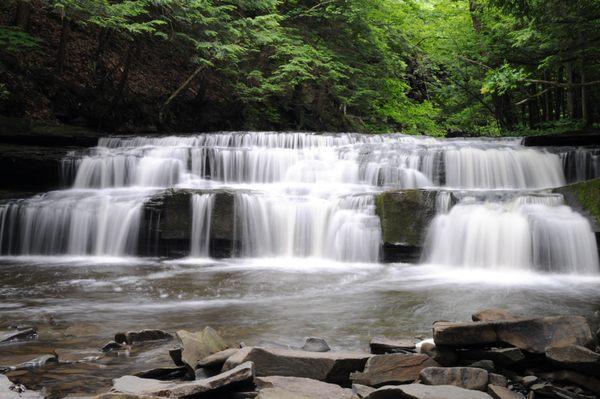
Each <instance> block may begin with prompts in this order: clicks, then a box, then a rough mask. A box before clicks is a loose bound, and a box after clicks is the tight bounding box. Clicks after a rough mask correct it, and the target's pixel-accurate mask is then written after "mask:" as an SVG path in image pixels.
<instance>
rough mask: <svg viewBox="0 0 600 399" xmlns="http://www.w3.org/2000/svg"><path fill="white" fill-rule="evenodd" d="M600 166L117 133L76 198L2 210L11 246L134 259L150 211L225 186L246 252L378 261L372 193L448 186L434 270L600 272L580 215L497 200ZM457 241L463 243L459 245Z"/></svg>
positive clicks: (94, 153)
mask: <svg viewBox="0 0 600 399" xmlns="http://www.w3.org/2000/svg"><path fill="white" fill-rule="evenodd" d="M573 154H578V155H573ZM581 154H584V155H581ZM596 163H597V153H596V152H594V151H589V150H585V149H570V150H569V149H567V150H560V151H557V152H551V151H548V150H546V149H540V148H536V149H532V148H526V147H523V146H522V145H521V144H520V141H518V140H514V139H503V140H483V139H448V140H441V139H434V138H429V137H415V136H406V135H401V134H386V135H361V134H351V133H344V134H311V133H275V132H252V133H247V132H246V133H245V132H237V133H236V132H232V133H213V134H200V135H192V136H185V137H178V136H169V137H108V138H102V139H100V141H99V145H98V146H97V147H95V148H92V149H89V150H87V151H85V152H83V153H71V154H69V156H68V157H67V158H66V159H65V161H64V163H63V176H64V179H66V180H67V181H68V184H71V185H72V188H71V189H68V190H62V191H56V192H51V193H48V194H45V195H42V196H38V197H34V198H32V199H29V200H21V201H17V202H12V203H7V204H4V205H1V206H0V243H1V247H0V250H1V252H2V253H3V254H12V255H17V254H71V255H81V254H92V255H134V254H135V253H136V246H137V236H138V234H139V229H140V228H141V227H140V226H144V224H143V223H141V218H142V213H143V212H142V210H143V207H144V203H145V202H146V201H148V200H149V199H150V198H151V197H152V196H153V195H154V194H156V193H160V192H161V191H164V190H165V189H169V188H174V189H184V188H185V189H197V190H203V189H210V190H217V189H227V190H229V191H231V192H233V193H234V195H235V201H234V202H235V212H236V226H235V231H236V233H235V234H236V237H233V238H232V240H233V241H234V242H236V243H238V244H239V248H237V253H238V255H239V256H249V257H261V256H286V257H289V256H297V257H308V256H310V257H323V258H329V259H334V260H339V261H350V262H375V261H377V260H378V256H379V249H380V244H381V232H380V226H379V218H378V217H377V216H376V215H375V205H374V203H375V201H374V195H376V194H377V193H378V192H381V191H384V190H388V189H407V188H426V189H439V188H442V189H443V191H441V192H440V193H439V195H438V197H437V210H438V212H439V214H440V215H439V216H438V218H436V220H435V222H434V223H433V225H432V228H431V229H430V235H429V236H430V239H429V241H428V245H429V246H428V248H429V249H428V250H427V253H426V258H427V259H428V260H429V261H431V262H439V263H445V264H451V265H456V266H463V265H468V266H471V265H477V266H483V267H498V268H501V267H523V268H537V269H542V270H552V271H557V270H560V271H575V272H590V271H591V270H592V269H593V268H594V267H596V268H597V262H598V261H597V255H596V258H594V257H593V255H592V252H593V250H594V249H595V242H593V240H592V241H590V230H589V224H587V221H586V220H585V219H584V218H583V217H582V216H580V215H579V214H577V213H575V212H573V211H572V210H570V209H569V208H568V207H566V206H564V205H559V204H552V205H550V204H545V203H532V202H531V201H533V200H532V199H529V200H528V199H523V198H527V196H523V195H522V196H520V197H518V198H520V199H516V200H511V201H512V202H511V201H509V202H507V201H505V200H503V199H498V198H496V197H494V196H493V195H495V194H493V193H496V192H498V191H502V190H504V191H507V190H508V191H510V192H517V191H526V190H530V191H531V190H538V189H544V188H551V187H556V186H562V185H564V184H565V182H566V181H573V180H577V179H579V178H581V177H582V176H583V177H588V176H590V174H592V173H596V172H593V170H595V169H594V168H595V167H596V166H594V165H596ZM590 165H591V166H590ZM564 167H568V171H567V177H566V178H565V172H564V171H563V168H564ZM573 168H575V170H576V172H573ZM590 170H592V172H590ZM573 174H574V175H573ZM462 190H468V192H469V193H479V194H481V193H488V192H489V193H492V194H490V195H488V196H487V197H486V196H485V195H484V197H486V199H484V200H482V199H481V198H479V199H477V200H474V202H469V201H467V199H466V197H465V196H463V200H461V201H459V203H458V204H457V205H454V207H453V204H454V203H456V198H455V196H456V193H457V192H461V191H462ZM480 196H481V195H480ZM475 197H477V195H476V196H475ZM538 197H540V198H550V197H549V196H544V195H542V196H538ZM519 201H521V202H522V203H521V202H519ZM523 201H524V202H523ZM528 201H529V202H528ZM539 201H541V202H543V201H546V199H543V200H539ZM548 201H550V200H549V199H548ZM213 205H214V197H213V196H212V195H208V194H203V195H194V196H192V204H191V207H192V210H193V212H192V214H193V217H192V219H193V220H192V223H191V226H192V228H191V244H190V254H191V255H192V256H194V257H205V256H207V255H208V249H209V244H210V235H211V231H210V228H211V223H210V220H211V213H212V209H213ZM459 237H462V238H460V239H459ZM465 237H468V239H466V238H465ZM452 240H454V241H452ZM456 240H462V241H460V242H457V243H456V244H455V245H454V246H452V245H451V244H450V242H455V241H456ZM458 244H460V245H458ZM459 249H460V250H459Z"/></svg>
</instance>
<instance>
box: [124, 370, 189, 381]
mask: <svg viewBox="0 0 600 399" xmlns="http://www.w3.org/2000/svg"><path fill="white" fill-rule="evenodd" d="M187 375H188V372H187V368H185V367H158V368H154V369H150V370H144V371H140V372H138V373H135V374H134V376H135V377H140V378H151V379H155V380H160V381H168V380H175V379H185V378H186V377H187Z"/></svg>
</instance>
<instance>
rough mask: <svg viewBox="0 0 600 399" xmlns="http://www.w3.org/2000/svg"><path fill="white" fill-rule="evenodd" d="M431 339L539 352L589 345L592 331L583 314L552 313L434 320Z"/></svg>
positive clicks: (455, 343)
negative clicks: (497, 318) (481, 319)
mask: <svg viewBox="0 0 600 399" xmlns="http://www.w3.org/2000/svg"><path fill="white" fill-rule="evenodd" d="M433 339H434V341H435V343H436V345H445V346H453V347H473V346H493V345H510V346H515V347H517V348H519V349H521V350H523V351H526V352H530V353H535V354H543V353H545V349H546V347H547V346H558V345H569V344H572V345H582V346H587V345H590V343H591V342H592V333H591V331H590V327H589V325H588V324H587V321H586V320H585V318H584V317H581V316H554V317H542V318H536V319H519V320H506V321H491V322H466V323H464V322H463V323H451V322H436V323H434V325H433Z"/></svg>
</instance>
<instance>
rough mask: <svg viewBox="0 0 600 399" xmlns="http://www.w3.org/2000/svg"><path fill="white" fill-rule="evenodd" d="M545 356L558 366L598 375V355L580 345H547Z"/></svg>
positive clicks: (599, 363)
mask: <svg viewBox="0 0 600 399" xmlns="http://www.w3.org/2000/svg"><path fill="white" fill-rule="evenodd" d="M546 357H547V358H548V359H549V360H550V361H551V362H553V363H555V364H557V365H559V366H562V367H565V368H568V369H572V370H576V371H580V372H582V373H585V374H591V375H597V376H600V355H599V354H597V353H595V352H592V351H591V350H589V349H587V348H584V347H582V346H578V345H566V346H549V347H547V348H546Z"/></svg>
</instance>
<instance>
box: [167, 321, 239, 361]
mask: <svg viewBox="0 0 600 399" xmlns="http://www.w3.org/2000/svg"><path fill="white" fill-rule="evenodd" d="M177 339H178V340H179V344H180V345H181V361H182V362H183V363H184V364H185V365H186V366H188V367H189V369H190V370H192V371H193V370H195V369H196V367H197V365H198V362H200V361H201V360H202V359H204V358H206V357H207V356H209V355H212V354H214V353H217V352H220V351H222V350H225V349H227V344H226V343H225V341H223V338H221V337H220V336H219V334H217V332H216V331H215V330H213V329H212V328H210V327H206V328H205V329H204V330H202V331H200V332H196V333H192V332H189V331H186V330H180V331H177Z"/></svg>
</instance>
